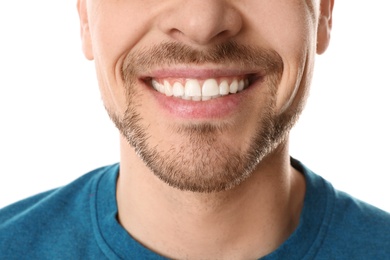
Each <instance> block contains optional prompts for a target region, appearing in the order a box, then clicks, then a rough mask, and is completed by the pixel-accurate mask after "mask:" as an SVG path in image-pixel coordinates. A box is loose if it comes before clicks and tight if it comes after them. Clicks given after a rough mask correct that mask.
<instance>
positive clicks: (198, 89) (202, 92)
mask: <svg viewBox="0 0 390 260" xmlns="http://www.w3.org/2000/svg"><path fill="white" fill-rule="evenodd" d="M248 85H249V80H248V79H233V80H230V82H229V81H228V80H226V79H224V80H221V81H220V82H219V84H218V81H217V80H216V79H206V80H204V81H203V83H201V82H200V81H199V80H197V79H186V80H185V84H183V83H181V82H179V81H173V82H172V83H171V82H169V81H168V80H164V81H163V82H159V81H157V80H155V79H153V80H152V86H153V88H154V89H155V90H157V91H158V92H160V93H163V94H165V95H166V96H174V97H179V98H183V99H187V100H194V101H200V100H209V99H212V98H216V97H219V96H225V95H228V94H229V93H232V94H234V93H237V92H240V91H242V90H243V89H245V88H246V87H247V86H248Z"/></svg>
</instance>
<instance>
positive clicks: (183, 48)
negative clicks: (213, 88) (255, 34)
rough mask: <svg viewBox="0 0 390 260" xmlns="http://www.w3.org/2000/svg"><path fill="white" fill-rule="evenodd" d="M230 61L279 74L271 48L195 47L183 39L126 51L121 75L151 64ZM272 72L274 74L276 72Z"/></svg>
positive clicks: (227, 44) (278, 58) (127, 77)
mask: <svg viewBox="0 0 390 260" xmlns="http://www.w3.org/2000/svg"><path fill="white" fill-rule="evenodd" d="M210 63H211V64H221V65H222V64H234V66H235V67H237V68H242V69H243V70H259V71H263V72H265V73H266V74H276V75H281V74H282V73H283V59H282V57H281V56H280V55H279V54H278V53H277V52H276V51H274V50H269V49H265V48H262V47H253V46H248V45H241V44H238V43H236V42H234V41H229V42H225V43H222V44H218V45H215V46H213V47H210V48H207V49H202V50H200V49H195V48H193V47H191V46H188V45H185V44H183V43H176V42H163V43H161V44H157V45H154V46H151V47H148V48H143V49H140V50H136V51H130V52H129V53H128V55H127V56H126V58H125V60H124V62H123V64H122V71H121V72H122V78H123V80H124V81H125V82H126V81H127V80H131V77H133V76H134V75H138V74H139V73H142V72H145V71H148V69H150V68H153V67H164V66H168V67H169V66H170V65H176V64H186V65H191V64H193V65H202V64H210ZM276 75H275V76H276Z"/></svg>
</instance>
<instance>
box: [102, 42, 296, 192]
mask: <svg viewBox="0 0 390 260" xmlns="http://www.w3.org/2000/svg"><path fill="white" fill-rule="evenodd" d="M163 45H164V44H162V45H161V46H156V47H154V48H153V50H152V51H149V52H143V53H142V54H140V53H131V54H129V55H128V57H127V59H126V61H125V63H124V64H123V80H124V85H125V88H126V89H125V90H126V93H127V104H126V105H127V109H126V112H125V113H124V115H118V113H116V112H115V111H111V110H110V109H109V108H107V110H108V113H109V115H110V117H111V119H112V120H113V121H114V123H115V124H116V126H117V127H118V129H119V130H120V132H121V134H122V135H123V136H125V137H126V139H127V140H128V142H129V144H130V145H131V146H133V147H134V149H135V151H136V152H137V154H138V155H139V156H140V158H141V159H142V160H143V162H144V163H145V164H146V165H147V166H148V167H149V169H150V170H151V171H152V172H153V173H154V174H155V175H156V176H157V177H159V178H160V179H161V180H163V181H164V182H166V183H167V184H169V185H170V186H172V187H175V188H178V189H181V190H187V191H194V192H218V191H222V190H227V189H231V188H233V187H235V186H236V185H238V184H240V183H241V182H242V181H244V180H245V179H246V178H248V177H249V176H250V175H251V173H253V172H254V170H255V168H256V166H257V165H258V164H259V163H261V161H262V160H263V158H264V157H265V156H267V155H268V154H269V153H271V152H272V151H273V150H274V149H275V148H276V147H277V146H278V145H279V144H280V143H281V142H282V141H283V139H284V138H285V137H286V135H287V133H288V132H289V130H290V129H291V127H292V126H293V124H294V122H295V121H296V119H297V117H298V114H299V111H288V113H284V114H277V111H276V107H275V104H276V96H277V89H278V84H279V82H280V78H281V75H282V72H283V63H282V60H281V58H280V57H279V56H278V55H277V54H275V53H272V52H269V51H266V50H255V49H253V48H248V47H244V46H238V45H236V44H231V45H228V46H227V45H225V46H219V47H217V48H215V49H213V50H210V51H208V52H198V51H195V50H191V49H188V48H183V46H180V45H177V46H176V45H172V44H170V45H169V48H168V47H167V46H163ZM222 49H223V50H222ZM167 51H169V55H167ZM167 57H169V58H167ZM205 63H209V64H210V63H211V64H218V65H219V64H233V66H234V65H235V64H237V65H235V66H244V68H242V69H243V70H245V69H247V68H248V70H252V71H253V69H254V68H256V69H257V70H258V71H262V73H263V74H262V75H263V76H262V78H261V82H260V80H259V81H258V82H256V81H254V82H251V83H250V86H249V87H248V89H245V90H243V91H242V92H241V93H238V94H234V95H245V92H246V91H248V92H249V91H252V93H260V94H261V96H259V97H253V95H247V97H244V98H243V99H244V101H242V102H241V103H245V104H243V105H242V104H240V105H238V107H240V113H237V111H231V113H230V114H231V116H224V117H221V118H213V119H210V118H209V119H207V118H203V119H199V118H197V119H194V120H191V119H183V120H180V118H179V119H178V120H169V119H171V117H167V118H164V113H159V111H153V112H152V113H150V110H151V109H152V108H150V107H148V105H147V104H154V106H153V109H155V108H156V107H158V104H157V103H158V102H154V101H153V100H150V99H147V100H146V99H145V95H144V94H143V91H145V89H143V88H142V87H140V86H139V84H140V83H139V75H140V72H142V71H148V69H150V68H151V67H153V68H155V67H157V68H161V67H162V68H166V67H167V64H188V66H191V65H193V66H197V67H198V68H199V67H202V64H205ZM152 80H155V79H151V80H149V79H148V82H150V81H152ZM146 84H148V83H147V82H146ZM256 88H261V90H259V89H256ZM150 90H151V91H155V90H154V89H152V86H150V89H149V90H148V91H150ZM156 95H164V94H163V93H159V92H156ZM161 98H163V99H166V100H168V102H169V100H170V99H177V98H178V97H166V96H164V97H161ZM224 98H225V99H226V98H227V96H222V97H219V98H218V99H221V100H220V101H219V103H218V104H223V99H224ZM246 98H247V99H248V100H247V101H248V102H246V100H245V99H246ZM153 102H154V103H153ZM185 102H214V101H213V100H211V101H210V100H208V101H191V100H189V101H185ZM173 104H175V102H173ZM202 104H205V103H202ZM202 104H200V103H199V107H202ZM243 108H245V109H243ZM147 111H149V112H147ZM212 114H213V113H212ZM215 114H218V113H214V114H213V115H215ZM230 114H229V113H228V115H230ZM161 117H162V119H161ZM173 117H174V116H173Z"/></svg>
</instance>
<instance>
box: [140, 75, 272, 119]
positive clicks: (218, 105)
mask: <svg viewBox="0 0 390 260" xmlns="http://www.w3.org/2000/svg"><path fill="white" fill-rule="evenodd" d="M226 77H229V78H230V77H236V78H237V77H248V78H251V84H250V85H249V86H248V88H246V89H244V90H243V91H241V92H239V93H236V94H229V95H226V96H221V97H218V98H215V99H211V100H207V101H191V100H184V99H181V98H176V97H172V96H171V97H168V96H166V95H164V94H161V93H160V92H158V91H156V90H155V89H153V87H151V85H150V81H151V80H152V79H164V78H176V79H180V78H184V79H187V78H188V79H199V80H202V79H208V78H215V79H218V78H226ZM263 78H264V74H263V73H262V72H259V71H254V70H237V69H215V68H214V69H192V68H191V69H190V68H184V69H183V68H181V69H175V68H174V69H172V68H171V69H159V70H154V71H153V72H151V73H148V74H147V75H146V74H145V75H142V76H141V77H139V81H140V82H141V83H143V84H142V85H144V87H145V88H146V89H147V91H148V92H149V93H150V94H151V95H152V96H153V99H154V100H156V103H157V104H158V109H159V113H160V114H161V112H162V113H163V114H165V115H167V116H168V117H171V118H173V119H181V120H211V119H212V120H216V119H224V118H229V117H230V116H232V114H234V113H240V110H241V107H242V105H243V104H244V103H245V100H246V99H247V98H248V97H249V96H250V92H252V91H251V90H252V88H253V86H258V85H262V84H261V82H262V79H263Z"/></svg>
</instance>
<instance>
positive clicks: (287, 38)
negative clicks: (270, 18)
mask: <svg viewBox="0 0 390 260" xmlns="http://www.w3.org/2000/svg"><path fill="white" fill-rule="evenodd" d="M301 13H302V12H301ZM302 15H304V16H306V17H308V18H307V19H306V20H305V19H302V17H301V16H294V17H290V19H289V20H288V21H289V23H287V24H286V23H283V22H281V23H280V24H277V25H276V26H275V28H277V29H276V30H275V31H274V32H273V33H274V34H275V33H276V31H278V32H279V34H278V35H279V37H278V36H277V35H275V36H274V39H278V40H277V41H275V43H274V44H273V46H274V48H275V50H276V51H277V52H278V53H279V54H280V55H281V57H282V59H283V63H284V71H283V76H282V79H281V82H280V85H279V88H278V95H277V101H276V107H277V110H278V111H279V113H283V112H284V111H285V110H287V109H288V108H290V106H291V105H292V104H293V103H294V102H295V100H296V99H302V98H304V96H305V95H304V93H306V89H307V88H308V85H309V84H308V83H309V82H310V78H311V74H312V73H311V70H312V67H313V62H314V55H315V37H314V36H315V30H314V28H315V27H314V25H313V24H312V22H311V20H310V19H309V13H308V12H307V11H306V12H304V13H303V14H302ZM308 70H309V71H308Z"/></svg>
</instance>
